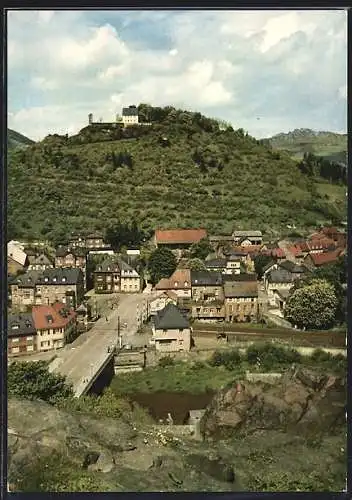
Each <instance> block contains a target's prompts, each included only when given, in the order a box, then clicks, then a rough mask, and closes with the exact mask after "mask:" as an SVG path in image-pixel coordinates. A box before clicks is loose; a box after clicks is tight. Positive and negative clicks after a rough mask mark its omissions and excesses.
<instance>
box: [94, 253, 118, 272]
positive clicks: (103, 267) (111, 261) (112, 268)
mask: <svg viewBox="0 0 352 500" xmlns="http://www.w3.org/2000/svg"><path fill="white" fill-rule="evenodd" d="M94 272H95V273H112V272H120V267H119V262H118V258H117V257H111V258H107V259H105V260H104V261H103V262H102V263H101V264H98V265H97V267H96V269H95V271H94Z"/></svg>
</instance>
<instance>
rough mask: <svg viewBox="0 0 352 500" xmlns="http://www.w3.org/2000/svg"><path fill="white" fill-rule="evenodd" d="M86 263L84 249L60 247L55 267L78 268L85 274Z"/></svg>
mask: <svg viewBox="0 0 352 500" xmlns="http://www.w3.org/2000/svg"><path fill="white" fill-rule="evenodd" d="M86 263H87V257H86V250H85V249H84V248H80V247H75V248H70V247H64V246H60V247H59V248H58V249H57V250H56V255H55V267H77V268H79V269H81V270H82V271H83V272H85V269H86Z"/></svg>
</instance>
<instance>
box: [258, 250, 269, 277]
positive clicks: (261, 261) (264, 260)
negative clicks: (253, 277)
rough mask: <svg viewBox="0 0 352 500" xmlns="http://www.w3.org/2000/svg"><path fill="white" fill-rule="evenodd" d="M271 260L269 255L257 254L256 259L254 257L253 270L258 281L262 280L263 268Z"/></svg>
mask: <svg viewBox="0 0 352 500" xmlns="http://www.w3.org/2000/svg"><path fill="white" fill-rule="evenodd" d="M271 260H272V259H271V257H270V255H263V254H259V255H257V256H256V257H254V269H255V272H256V273H257V275H258V279H262V277H263V273H264V268H265V266H266V265H267V264H269V262H270V261H271Z"/></svg>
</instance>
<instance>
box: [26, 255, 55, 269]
mask: <svg viewBox="0 0 352 500" xmlns="http://www.w3.org/2000/svg"><path fill="white" fill-rule="evenodd" d="M33 253H34V255H33ZM33 253H32V252H29V251H27V255H28V263H29V264H28V271H45V269H53V268H54V262H53V261H52V259H51V258H50V257H49V256H48V255H47V254H46V253H44V252H43V251H41V252H33Z"/></svg>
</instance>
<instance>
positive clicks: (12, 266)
mask: <svg viewBox="0 0 352 500" xmlns="http://www.w3.org/2000/svg"><path fill="white" fill-rule="evenodd" d="M23 248H24V246H23V245H21V244H20V243H19V242H18V241H13V240H12V241H9V242H8V244H7V271H8V273H10V274H17V273H18V272H21V271H24V269H25V268H27V266H28V258H27V254H26V253H25V252H24V251H23Z"/></svg>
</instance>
